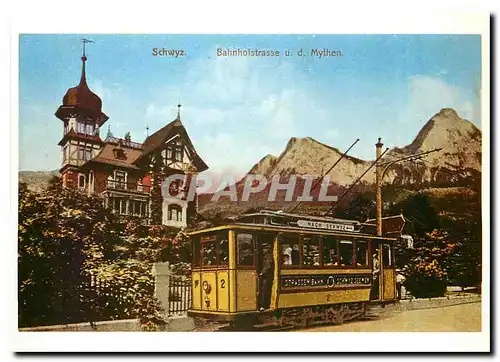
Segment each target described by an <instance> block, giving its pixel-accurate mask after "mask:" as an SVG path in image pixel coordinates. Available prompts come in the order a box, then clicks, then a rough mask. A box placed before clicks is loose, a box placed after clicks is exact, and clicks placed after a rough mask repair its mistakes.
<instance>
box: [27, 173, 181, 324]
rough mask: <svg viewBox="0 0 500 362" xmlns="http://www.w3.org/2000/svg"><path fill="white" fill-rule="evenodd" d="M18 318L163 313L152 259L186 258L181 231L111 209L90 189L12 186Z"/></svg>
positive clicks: (154, 317)
mask: <svg viewBox="0 0 500 362" xmlns="http://www.w3.org/2000/svg"><path fill="white" fill-rule="evenodd" d="M18 243H19V247H18V265H19V268H18V272H19V278H18V280H19V326H20V327H25V326H36V325H49V324H60V323H77V322H83V321H88V322H91V323H92V322H95V321H98V320H109V319H122V318H139V319H140V320H141V321H142V322H143V323H144V324H147V325H148V326H149V327H148V328H149V329H154V328H156V327H155V326H159V325H161V323H163V322H162V320H163V317H162V314H161V309H160V307H159V305H158V302H157V301H156V300H155V299H154V297H153V291H154V285H153V276H152V275H151V267H152V263H153V262H158V261H170V262H181V261H184V262H185V261H190V244H189V241H188V240H187V238H186V237H185V236H184V235H183V234H179V235H177V234H176V232H175V231H173V230H170V229H168V228H166V227H164V226H148V225H144V224H142V223H141V220H138V219H127V218H125V219H123V218H119V217H117V216H116V215H114V214H112V213H111V212H110V211H109V210H108V209H106V208H105V207H104V206H103V200H102V199H101V198H98V197H93V196H89V195H86V194H83V193H81V192H79V191H77V190H75V189H69V188H62V187H60V183H59V184H58V183H56V182H54V183H51V186H50V187H49V188H48V190H47V191H45V192H42V193H33V192H30V191H29V190H28V189H27V188H26V187H22V186H20V188H19V227H18Z"/></svg>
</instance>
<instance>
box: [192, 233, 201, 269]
mask: <svg viewBox="0 0 500 362" xmlns="http://www.w3.org/2000/svg"><path fill="white" fill-rule="evenodd" d="M193 242H194V248H193V265H194V266H200V246H201V245H200V239H199V238H195V239H194V240H193Z"/></svg>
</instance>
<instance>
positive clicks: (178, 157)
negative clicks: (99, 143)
mask: <svg viewBox="0 0 500 362" xmlns="http://www.w3.org/2000/svg"><path fill="white" fill-rule="evenodd" d="M175 161H182V141H181V140H177V141H176V142H175Z"/></svg>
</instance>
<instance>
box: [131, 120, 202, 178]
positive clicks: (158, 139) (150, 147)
mask: <svg viewBox="0 0 500 362" xmlns="http://www.w3.org/2000/svg"><path fill="white" fill-rule="evenodd" d="M175 134H179V135H180V136H181V137H182V139H183V140H184V141H185V142H186V145H187V147H188V149H189V150H190V152H191V154H192V155H193V163H194V165H195V166H196V168H197V169H198V172H202V171H205V170H206V169H208V166H207V164H206V163H205V162H204V161H203V160H202V159H201V157H200V156H199V155H198V154H197V153H196V150H195V149H194V146H193V143H192V142H191V139H190V138H189V136H188V134H187V131H186V129H185V128H184V125H183V124H182V122H181V121H180V119H175V120H174V121H172V122H170V123H169V124H167V125H166V126H165V127H163V128H161V129H159V130H158V131H156V132H155V133H153V134H152V135H151V136H149V137H148V138H146V140H145V141H144V143H143V144H142V145H143V151H142V154H141V156H140V157H139V158H138V159H137V160H136V161H139V159H142V158H144V157H146V156H147V155H149V154H150V153H151V152H153V151H155V150H156V149H157V148H158V147H160V146H162V145H163V144H164V143H165V142H166V141H167V140H168V139H169V138H171V137H172V136H174V135H175Z"/></svg>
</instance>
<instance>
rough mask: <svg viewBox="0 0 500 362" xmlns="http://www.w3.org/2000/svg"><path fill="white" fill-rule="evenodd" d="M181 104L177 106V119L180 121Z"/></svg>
mask: <svg viewBox="0 0 500 362" xmlns="http://www.w3.org/2000/svg"><path fill="white" fill-rule="evenodd" d="M181 107H182V105H181V104H178V105H177V119H178V120H179V121H180V120H181Z"/></svg>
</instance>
